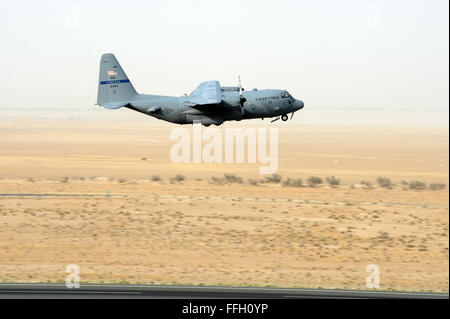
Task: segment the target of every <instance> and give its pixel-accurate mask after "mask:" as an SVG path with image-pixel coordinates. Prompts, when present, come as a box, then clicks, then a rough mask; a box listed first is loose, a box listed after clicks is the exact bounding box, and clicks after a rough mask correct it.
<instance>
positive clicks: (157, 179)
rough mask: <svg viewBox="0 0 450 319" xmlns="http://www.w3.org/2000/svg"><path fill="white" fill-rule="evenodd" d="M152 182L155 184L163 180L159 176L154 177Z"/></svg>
mask: <svg viewBox="0 0 450 319" xmlns="http://www.w3.org/2000/svg"><path fill="white" fill-rule="evenodd" d="M151 180H152V181H153V182H158V181H160V180H161V177H159V175H152V178H151Z"/></svg>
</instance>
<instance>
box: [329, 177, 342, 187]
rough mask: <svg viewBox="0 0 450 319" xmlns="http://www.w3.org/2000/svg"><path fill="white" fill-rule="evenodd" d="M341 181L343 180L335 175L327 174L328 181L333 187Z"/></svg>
mask: <svg viewBox="0 0 450 319" xmlns="http://www.w3.org/2000/svg"><path fill="white" fill-rule="evenodd" d="M340 182H341V180H340V179H338V178H336V177H334V176H327V183H328V185H330V186H332V187H334V186H338V185H339V183H340Z"/></svg>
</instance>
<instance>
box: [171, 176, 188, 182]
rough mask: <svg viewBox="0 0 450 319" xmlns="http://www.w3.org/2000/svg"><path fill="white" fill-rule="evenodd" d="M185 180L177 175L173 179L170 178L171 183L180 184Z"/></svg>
mask: <svg viewBox="0 0 450 319" xmlns="http://www.w3.org/2000/svg"><path fill="white" fill-rule="evenodd" d="M185 179H186V178H185V177H184V176H183V175H180V174H177V175H175V177H173V178H171V181H174V182H182V181H184V180H185Z"/></svg>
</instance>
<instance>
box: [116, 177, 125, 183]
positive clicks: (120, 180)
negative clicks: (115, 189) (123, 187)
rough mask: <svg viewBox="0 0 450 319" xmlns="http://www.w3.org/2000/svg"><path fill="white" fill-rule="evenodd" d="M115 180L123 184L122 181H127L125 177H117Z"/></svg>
mask: <svg viewBox="0 0 450 319" xmlns="http://www.w3.org/2000/svg"><path fill="white" fill-rule="evenodd" d="M117 181H118V182H119V183H120V184H123V183H126V182H127V179H126V178H119V179H118V180H117Z"/></svg>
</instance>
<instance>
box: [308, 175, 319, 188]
mask: <svg viewBox="0 0 450 319" xmlns="http://www.w3.org/2000/svg"><path fill="white" fill-rule="evenodd" d="M307 182H308V186H310V187H315V186H316V185H317V184H322V179H321V178H320V177H317V176H311V177H310V178H308V180H307Z"/></svg>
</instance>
